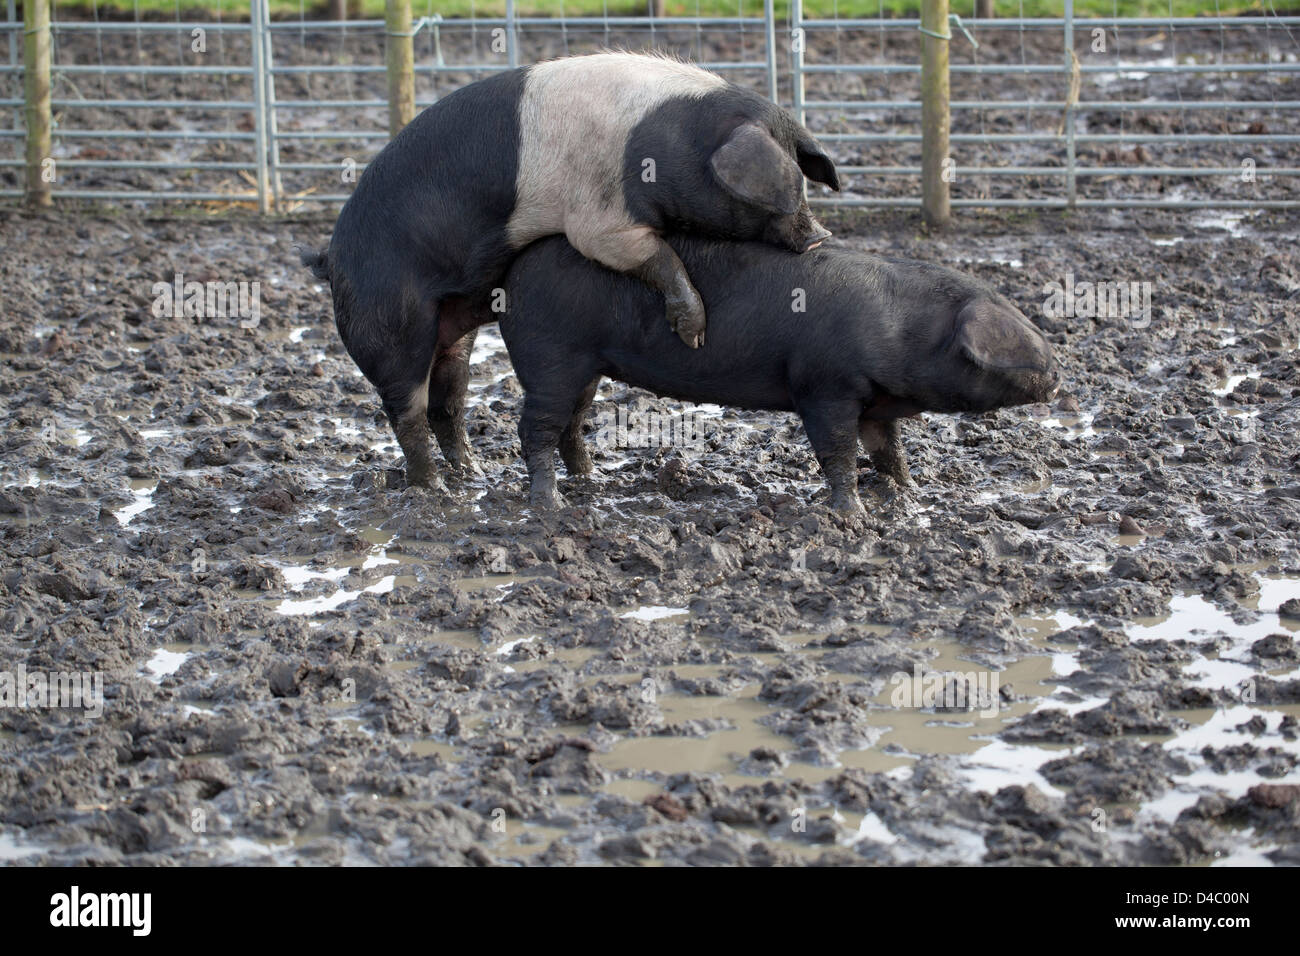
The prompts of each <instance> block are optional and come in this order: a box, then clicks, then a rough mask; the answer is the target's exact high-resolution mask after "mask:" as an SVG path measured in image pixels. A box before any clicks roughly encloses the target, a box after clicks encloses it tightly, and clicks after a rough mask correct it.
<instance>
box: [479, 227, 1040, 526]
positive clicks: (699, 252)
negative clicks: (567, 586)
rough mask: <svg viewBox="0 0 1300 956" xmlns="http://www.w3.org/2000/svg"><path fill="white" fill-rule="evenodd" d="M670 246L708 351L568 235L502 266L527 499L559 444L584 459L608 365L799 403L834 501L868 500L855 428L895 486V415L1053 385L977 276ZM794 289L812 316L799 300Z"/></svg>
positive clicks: (567, 458) (665, 382)
mask: <svg viewBox="0 0 1300 956" xmlns="http://www.w3.org/2000/svg"><path fill="white" fill-rule="evenodd" d="M668 242H669V244H670V245H671V246H672V248H673V250H674V251H675V252H676V254H677V255H678V257H679V258H680V259H681V261H682V262H683V263H684V264H685V265H686V268H687V269H688V270H689V271H690V274H691V277H692V279H693V280H694V281H695V285H696V288H697V289H699V291H700V294H701V295H702V296H703V298H704V304H705V308H706V309H707V310H708V313H709V347H708V348H707V349H703V350H699V351H691V350H689V349H675V350H674V349H670V348H668V346H669V345H671V344H672V341H671V332H670V331H669V330H668V328H667V327H666V326H665V325H664V323H663V322H662V321H661V315H660V312H661V302H660V299H659V297H658V296H657V295H656V294H655V293H654V292H653V291H651V290H650V289H647V288H646V287H645V286H644V285H642V284H641V283H638V282H634V281H630V280H628V279H627V278H625V277H623V276H619V275H616V274H615V273H612V272H610V271H608V270H606V269H603V268H601V267H600V266H598V265H595V264H594V263H592V262H590V261H589V260H587V259H585V258H583V257H582V256H581V255H580V254H579V253H577V252H576V251H574V249H573V248H572V247H571V246H570V245H569V244H568V243H567V242H565V241H564V240H563V239H562V238H553V239H544V240H542V241H541V242H538V243H536V244H535V245H533V246H532V247H531V248H529V249H527V250H525V251H524V253H523V254H521V255H520V256H519V258H518V259H517V260H516V261H515V262H514V264H513V265H512V267H511V269H510V272H509V275H508V276H507V279H506V294H507V299H508V301H509V303H510V307H509V310H508V313H507V315H506V316H505V317H504V318H503V319H502V320H501V335H502V337H503V338H504V339H505V343H506V347H507V349H508V350H509V352H510V360H511V362H512V363H513V364H514V367H515V374H516V375H517V376H518V378H519V382H520V384H521V385H522V386H523V389H524V407H523V413H522V416H521V418H520V422H519V437H520V439H521V442H522V446H523V455H524V459H525V462H526V464H527V466H528V475H529V480H530V485H531V488H530V494H531V499H532V503H533V505H534V506H535V507H539V508H553V507H556V506H558V505H559V504H561V501H560V498H559V495H558V494H557V493H556V488H555V451H556V449H557V448H558V450H559V452H560V455H561V457H562V458H563V460H564V463H565V466H566V468H567V469H568V471H569V472H570V473H571V474H573V473H577V474H584V473H586V472H589V471H590V470H591V458H590V457H589V455H588V453H587V450H586V447H585V445H584V443H583V439H582V422H583V418H584V417H585V416H586V414H587V412H588V410H589V409H590V407H591V402H592V398H593V396H594V394H595V391H596V387H597V386H598V384H599V383H600V380H601V379H602V378H605V377H608V378H612V379H617V380H618V381H621V382H626V383H627V384H629V385H634V386H637V387H639V388H644V389H646V390H648V391H651V392H654V393H655V394H657V395H664V396H669V397H672V398H679V399H685V400H687V401H691V402H708V403H714V404H719V405H732V406H735V407H738V408H747V409H767V410H789V411H793V412H797V413H798V414H799V416H800V417H801V418H802V419H803V424H804V429H805V431H806V432H807V434H808V440H809V442H811V444H812V448H813V451H814V453H815V454H816V456H817V460H818V462H819V463H820V465H821V468H822V471H823V472H824V473H825V475H826V478H827V481H828V482H829V484H830V490H831V498H830V504H831V506H832V507H833V508H835V509H836V510H839V511H845V512H851V511H859V510H861V509H862V504H861V501H860V500H859V498H858V487H857V485H858V476H857V451H858V443H859V441H861V443H862V445H863V446H865V448H866V450H867V452H868V453H869V454H870V456H871V460H872V462H873V464H874V465H875V466H876V468H877V469H878V470H879V471H880V472H882V473H883V474H885V475H888V476H889V477H890V478H891V479H893V480H894V482H896V483H898V484H899V485H902V484H905V483H906V482H907V480H908V475H907V466H906V462H905V460H904V455H903V451H902V449H901V446H900V443H899V435H898V424H897V420H898V419H899V418H903V417H907V416H910V415H916V414H919V413H920V412H924V411H932V412H984V411H989V410H992V409H995V408H1001V407H1004V406H1008V405H1021V404H1026V403H1030V402H1041V401H1046V400H1048V399H1049V398H1051V397H1052V396H1053V395H1054V394H1055V393H1056V391H1057V389H1058V388H1059V385H1060V376H1059V373H1058V371H1057V369H1056V364H1055V360H1054V359H1053V356H1052V350H1051V346H1050V345H1049V344H1048V342H1047V340H1046V339H1045V338H1044V337H1043V335H1042V333H1041V332H1040V331H1039V330H1038V329H1037V328H1036V327H1035V326H1034V325H1033V323H1031V322H1030V321H1029V320H1028V319H1027V318H1026V317H1025V316H1024V315H1023V314H1022V313H1021V312H1020V311H1019V310H1018V309H1017V308H1016V307H1015V306H1014V305H1013V304H1012V303H1011V302H1010V301H1009V300H1008V299H1007V298H1006V297H1004V296H1002V295H1000V294H999V293H998V292H996V291H995V290H994V289H993V288H992V287H991V286H989V285H988V284H986V283H984V282H981V281H979V280H978V279H974V278H972V277H970V276H965V275H962V274H961V273H958V272H954V271H953V270H951V269H946V268H943V267H942V266H937V265H931V264H929V263H924V262H913V261H908V260H904V259H881V258H877V257H875V256H869V255H864V254H861V253H855V252H850V251H846V250H837V249H818V250H816V251H814V252H810V253H808V254H807V255H802V256H800V255H795V254H793V253H790V252H786V251H783V250H780V249H776V248H773V247H771V246H767V245H761V244H758V243H734V242H724V241H716V240H706V239H698V238H685V237H672V238H670V239H669V240H668ZM795 296H799V297H801V298H802V299H803V301H804V303H805V304H806V308H807V314H806V315H798V314H795V313H794V312H793V310H792V306H791V303H792V300H793V299H794V298H795Z"/></svg>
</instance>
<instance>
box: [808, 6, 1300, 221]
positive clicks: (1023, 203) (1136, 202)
mask: <svg viewBox="0 0 1300 956" xmlns="http://www.w3.org/2000/svg"><path fill="white" fill-rule="evenodd" d="M1065 7H1066V14H1067V15H1066V16H1065V17H1062V18H1060V19H1054V18H1042V17H1035V18H1029V17H1025V18H1002V19H994V20H978V19H975V20H964V21H963V24H962V25H963V26H964V27H965V28H966V29H968V30H969V31H971V32H972V33H973V34H975V36H976V37H978V35H979V32H980V30H981V29H988V30H999V31H1005V30H1007V29H1016V30H1024V29H1027V28H1028V29H1039V30H1051V31H1057V30H1059V31H1061V33H1062V47H1061V49H1062V50H1063V51H1064V52H1065V54H1066V55H1065V58H1064V60H1063V62H1062V63H1061V64H1050V63H1025V62H1021V63H952V64H950V66H949V72H950V74H969V75H974V76H990V75H1000V76H1017V75H1020V76H1046V77H1055V78H1060V79H1062V80H1066V81H1068V80H1070V78H1071V77H1072V76H1078V77H1082V76H1097V75H1105V76H1116V77H1123V76H1125V75H1126V74H1141V75H1143V76H1147V75H1151V74H1170V75H1194V74H1226V75H1229V76H1235V75H1236V74H1259V73H1264V74H1274V73H1276V74H1290V75H1292V76H1298V77H1300V61H1298V60H1297V58H1296V57H1295V56H1294V55H1293V56H1292V58H1291V60H1290V61H1289V62H1288V61H1286V60H1283V61H1280V62H1267V63H1258V62H1215V63H1197V62H1191V63H1186V62H1183V63H1180V62H1174V63H1122V62H1121V63H1105V64H1088V63H1080V62H1078V61H1077V60H1075V61H1074V62H1071V58H1070V51H1072V50H1073V49H1074V42H1073V39H1074V34H1075V32H1076V31H1078V32H1079V33H1081V34H1089V35H1092V34H1093V32H1094V31H1096V30H1101V31H1103V33H1111V32H1112V31H1113V32H1114V33H1115V34H1116V35H1118V33H1119V31H1120V30H1121V29H1125V30H1127V29H1137V28H1159V29H1167V30H1171V31H1176V30H1178V29H1180V28H1181V29H1183V30H1193V29H1196V30H1204V29H1207V28H1218V29H1220V30H1222V29H1224V28H1225V27H1236V28H1252V29H1259V28H1270V27H1279V28H1282V29H1284V30H1286V31H1287V32H1288V36H1290V33H1289V31H1290V29H1291V28H1300V17H1295V16H1288V17H1284V16H1268V17H1109V18H1102V17H1075V16H1073V2H1072V0H1066V4H1065ZM920 26H921V21H920V20H919V19H887V18H856V19H830V20H827V19H808V18H805V17H804V16H803V2H802V0H791V36H792V38H793V41H794V42H793V46H792V52H791V72H792V74H793V77H792V78H793V96H792V106H793V109H794V112H795V114H796V116H797V118H798V119H799V120H800V121H801V122H808V121H809V119H810V118H811V119H812V125H813V127H814V128H815V129H816V128H817V127H818V122H817V117H816V114H817V113H818V112H823V113H835V112H839V113H847V112H850V111H859V112H869V111H879V110H889V111H897V112H906V111H915V112H916V113H917V114H918V116H917V118H916V121H915V126H916V127H917V129H918V132H915V133H907V132H898V131H894V130H891V131H888V132H879V133H873V132H866V131H863V132H853V133H838V132H824V131H819V133H818V136H819V138H820V139H821V140H822V141H823V142H825V143H828V144H839V145H840V146H841V147H842V146H844V145H846V144H871V143H879V144H883V145H889V146H891V147H894V146H897V145H898V144H906V143H920V142H921V141H922V136H921V134H920V132H919V125H920V117H919V113H920V111H921V108H922V103H921V101H920V100H919V99H915V100H904V99H874V100H847V99H830V100H810V99H808V97H807V91H806V84H807V81H808V78H809V77H813V76H819V75H821V76H831V77H843V76H898V75H919V74H920V73H921V67H920V65H919V64H915V63H858V62H848V63H846V62H843V61H842V60H839V59H837V60H836V62H834V63H814V64H810V63H808V62H807V50H808V48H809V44H810V41H811V39H812V38H813V37H814V36H815V35H816V33H817V32H818V31H834V32H836V33H837V34H838V33H842V32H843V31H845V30H850V29H856V30H862V31H876V32H878V33H881V34H883V33H884V32H886V31H889V32H908V33H914V32H916V31H918V30H919V28H920ZM952 32H953V38H952V39H951V41H950V43H951V44H954V45H958V44H960V43H961V38H960V37H959V36H958V34H957V31H952ZM882 46H883V43H882ZM1296 92H1300V87H1297V89H1296ZM949 106H950V110H951V112H952V114H953V115H954V116H955V115H957V114H960V113H962V112H975V111H989V110H991V109H995V110H1003V111H1013V110H1015V111H1027V112H1030V111H1050V112H1057V113H1060V114H1061V115H1062V118H1063V119H1062V124H1061V128H1060V129H1059V130H1058V131H1055V132H1025V133H989V132H980V133H960V132H953V133H951V134H950V136H949V141H950V143H952V144H953V145H955V146H956V145H961V144H978V145H982V146H998V145H1007V144H1055V145H1059V146H1061V147H1062V148H1063V149H1064V152H1065V162H1064V164H1063V165H1047V164H1042V163H1040V164H1036V165H1016V164H1010V165H983V166H968V167H958V166H956V165H954V167H953V169H954V172H956V171H958V170H959V171H960V173H961V174H962V175H964V176H969V177H1028V176H1052V177H1059V178H1060V179H1061V180H1062V183H1063V189H1062V194H1061V195H1060V196H1021V197H1003V198H992V197H981V198H955V199H953V200H952V205H953V206H968V207H969V206H981V207H1010V208H1016V207H1048V208H1061V207H1101V208H1107V207H1138V206H1155V207H1167V208H1253V209H1262V208H1275V209H1276V208H1282V209H1288V208H1300V193H1298V194H1297V198H1291V199H1227V198H1213V199H1186V198H1175V199H1167V198H1148V197H1133V196H1128V197H1121V198H1104V199H1098V198H1088V197H1083V198H1080V197H1078V195H1077V187H1076V182H1077V180H1078V179H1080V178H1084V179H1087V178H1100V177H1113V176H1139V177H1156V176H1160V177H1212V176H1219V177H1222V176H1238V175H1240V174H1241V173H1242V167H1241V166H1240V165H1236V166H1224V165H1218V166H1192V165H1181V166H1155V165H1146V164H1142V163H1137V164H1133V165H1124V166H1099V167H1088V166H1081V165H1079V164H1078V162H1077V157H1076V153H1075V150H1076V148H1077V146H1078V145H1080V144H1122V145H1130V146H1134V147H1139V146H1140V147H1143V148H1145V147H1149V146H1153V145H1160V144H1172V145H1178V146H1186V145H1197V144H1203V145H1220V146H1221V145H1232V144H1250V145H1252V146H1254V145H1259V144H1295V143H1300V135H1297V134H1294V133H1284V134H1271V133H1260V132H1249V133H1187V132H1183V133H1150V132H1135V133H1125V132H1120V133H1079V132H1076V131H1075V128H1074V126H1075V121H1076V120H1077V119H1078V118H1079V117H1080V116H1086V114H1088V113H1090V112H1097V111H1110V112H1114V111H1117V110H1124V111H1134V112H1143V111H1146V112H1168V111H1179V112H1183V111H1205V110H1214V111H1227V110H1236V111H1243V110H1253V111H1283V115H1285V111H1288V110H1289V111H1294V110H1296V109H1297V108H1300V100H1297V99H1282V100H1278V99H1270V100H1228V99H1222V100H1201V101H1198V100H1187V99H1183V98H1182V97H1181V96H1179V98H1178V99H1176V100H1162V101H1131V100H1122V101H1121V100H1098V99H1092V100H1079V99H1071V98H1070V97H1068V96H1067V97H1066V98H1065V99H1060V98H1052V99H1023V98H1022V99H1011V100H1006V99H998V100H995V101H986V100H956V99H954V100H952V101H951V102H950V104H949ZM839 169H840V172H841V173H843V174H845V175H846V176H858V177H867V176H875V177H891V176H892V177H919V176H920V175H921V172H922V168H921V166H920V165H919V164H918V165H898V164H889V165H883V164H882V165H864V164H852V163H849V164H844V165H840V166H839ZM1254 174H1255V175H1268V176H1281V177H1295V176H1297V175H1300V167H1297V166H1295V165H1291V164H1287V165H1272V166H1269V167H1267V168H1266V169H1264V168H1260V169H1257V170H1254ZM812 202H813V203H815V204H819V205H823V206H831V207H834V206H857V207H879V206H891V207H904V208H912V207H920V206H921V200H920V199H919V198H915V197H860V196H846V197H814V198H813V199H812Z"/></svg>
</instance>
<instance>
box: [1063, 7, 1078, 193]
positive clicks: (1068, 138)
mask: <svg viewBox="0 0 1300 956" xmlns="http://www.w3.org/2000/svg"><path fill="white" fill-rule="evenodd" d="M1077 69H1078V62H1077V60H1076V58H1075V54H1074V0H1065V75H1066V81H1065V82H1066V86H1067V90H1068V92H1067V93H1066V96H1065V201H1066V202H1067V203H1068V204H1069V205H1070V207H1071V208H1073V207H1074V204H1075V200H1076V199H1077V198H1078V182H1077V180H1076V177H1075V159H1074V104H1075V100H1076V99H1077V98H1078V95H1077V94H1078V91H1077V90H1076V89H1075V88H1074V77H1075V71H1076V70H1077ZM1072 94H1073V95H1072Z"/></svg>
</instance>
